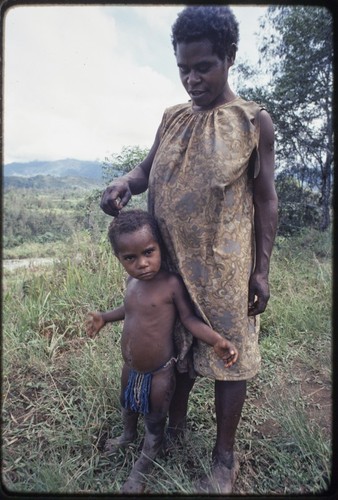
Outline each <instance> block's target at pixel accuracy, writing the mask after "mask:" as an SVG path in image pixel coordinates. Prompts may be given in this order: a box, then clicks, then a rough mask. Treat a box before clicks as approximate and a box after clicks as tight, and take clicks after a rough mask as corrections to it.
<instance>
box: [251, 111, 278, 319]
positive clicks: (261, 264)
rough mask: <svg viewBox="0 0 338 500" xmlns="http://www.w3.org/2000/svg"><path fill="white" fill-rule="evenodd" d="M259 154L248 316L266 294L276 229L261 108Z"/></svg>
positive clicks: (271, 162) (268, 131)
mask: <svg viewBox="0 0 338 500" xmlns="http://www.w3.org/2000/svg"><path fill="white" fill-rule="evenodd" d="M259 156H260V171H259V174H258V176H257V177H256V179H255V180H254V187H253V202H254V210H255V213H254V228H255V246H256V257H255V269H254V271H253V273H252V275H251V277H250V283H249V315H250V316H255V315H256V314H260V313H262V312H263V311H264V310H265V308H266V305H267V303H268V300H269V297H270V292H269V280H268V278H269V268H270V257H271V252H272V247H273V244H274V240H275V235H276V229H277V211H278V199H277V194H276V190H275V183H274V175H275V151H274V130H273V123H272V120H271V117H270V115H269V114H268V113H267V112H266V111H264V110H263V111H261V113H260V141H259Z"/></svg>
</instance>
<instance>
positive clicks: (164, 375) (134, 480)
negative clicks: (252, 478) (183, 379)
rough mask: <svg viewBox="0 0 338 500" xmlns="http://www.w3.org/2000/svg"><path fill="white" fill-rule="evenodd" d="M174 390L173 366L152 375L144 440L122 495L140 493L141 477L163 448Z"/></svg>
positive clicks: (142, 485)
mask: <svg viewBox="0 0 338 500" xmlns="http://www.w3.org/2000/svg"><path fill="white" fill-rule="evenodd" d="M174 390H175V373H174V367H173V365H169V366H168V367H166V368H164V369H162V370H159V371H158V372H155V373H154V374H153V378H152V384H151V393H150V412H149V413H148V414H147V415H145V417H144V420H145V428H146V432H145V438H144V444H143V448H142V452H141V456H140V457H139V458H138V460H137V461H136V462H135V465H134V467H133V469H132V471H131V473H130V475H129V478H128V479H127V481H126V482H125V484H124V485H123V488H122V493H142V492H143V491H144V478H143V475H144V474H146V473H147V472H149V469H150V468H151V466H152V462H153V460H154V459H155V458H156V456H157V455H158V453H159V452H160V451H161V449H162V446H163V438H164V428H165V423H166V418H167V414H168V410H169V405H170V401H171V398H172V395H173V393H174Z"/></svg>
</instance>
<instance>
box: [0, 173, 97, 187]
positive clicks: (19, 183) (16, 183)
mask: <svg viewBox="0 0 338 500" xmlns="http://www.w3.org/2000/svg"><path fill="white" fill-rule="evenodd" d="M103 186H104V183H103V182H102V181H100V180H97V179H89V178H88V177H87V178H86V177H80V176H77V177H75V176H74V177H71V176H65V177H57V176H54V175H34V176H33V177H24V176H17V175H10V176H5V177H4V178H3V187H4V189H5V190H6V189H13V188H14V189H37V190H40V189H41V190H44V191H50V190H57V191H59V190H62V191H68V190H73V189H77V190H86V191H87V190H92V189H93V188H96V187H97V188H99V187H103Z"/></svg>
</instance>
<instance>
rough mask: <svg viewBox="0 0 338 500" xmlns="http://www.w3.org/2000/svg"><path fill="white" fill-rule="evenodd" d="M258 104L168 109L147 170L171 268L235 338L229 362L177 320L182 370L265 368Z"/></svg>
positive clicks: (201, 309)
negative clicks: (255, 273)
mask: <svg viewBox="0 0 338 500" xmlns="http://www.w3.org/2000/svg"><path fill="white" fill-rule="evenodd" d="M260 109H262V108H260V107H259V106H258V105H257V104H256V103H254V102H248V101H244V100H243V99H242V98H240V97H237V98H236V99H234V100H233V101H231V102H230V103H226V104H222V105H220V106H218V107H216V108H214V109H211V110H203V111H194V110H193V109H192V106H191V104H190V103H187V104H179V105H177V106H173V107H171V108H168V109H167V110H166V111H165V113H164V115H163V119H162V123H161V126H160V146H159V148H158V150H157V153H156V156H155V159H154V162H153V165H152V168H151V172H150V177H149V197H148V202H149V211H150V212H151V213H153V214H154V215H155V216H156V218H157V220H158V223H159V226H160V229H161V233H162V236H163V239H164V242H165V245H166V247H167V250H168V254H169V268H170V269H171V270H173V271H177V272H179V273H180V274H181V276H182V278H183V280H184V282H185V285H186V287H187V289H188V291H189V293H190V296H191V298H192V300H193V302H194V304H195V307H196V312H197V314H199V315H200V316H201V317H202V318H203V319H204V321H205V322H207V323H208V324H209V325H210V326H211V327H212V328H213V329H214V330H216V331H217V332H218V333H220V334H221V335H222V336H224V337H226V338H228V339H229V340H231V341H232V342H233V343H234V345H235V346H236V347H237V349H238V351H239V359H238V361H237V363H236V364H235V365H233V366H232V367H231V368H230V369H229V368H224V367H223V362H222V361H221V360H220V359H219V358H217V357H216V355H215V354H214V352H213V349H212V347H210V346H208V345H207V344H205V343H204V342H201V341H199V340H196V339H194V340H193V337H192V335H191V334H190V333H189V332H187V331H186V330H184V328H183V326H182V325H180V324H178V325H177V329H176V332H175V340H176V345H177V349H178V364H177V367H178V369H179V371H182V372H184V371H189V372H190V373H191V375H192V376H196V373H194V371H193V370H192V365H191V352H193V369H194V370H195V372H197V374H199V375H202V376H205V377H209V378H213V379H216V380H247V379H249V378H251V377H253V376H254V375H255V374H256V373H257V372H258V370H259V367H260V353H259V348H258V331H259V325H258V318H257V317H248V281H249V277H250V273H251V270H252V268H253V263H254V235H253V197H252V187H253V178H254V177H255V176H256V175H257V174H258V171H259V161H258V151H257V147H258V140H259V112H260Z"/></svg>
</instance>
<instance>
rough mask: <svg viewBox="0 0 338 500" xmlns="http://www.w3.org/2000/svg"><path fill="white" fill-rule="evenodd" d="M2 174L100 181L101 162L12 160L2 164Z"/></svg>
mask: <svg viewBox="0 0 338 500" xmlns="http://www.w3.org/2000/svg"><path fill="white" fill-rule="evenodd" d="M3 174H4V176H5V177H9V176H20V177H34V176H36V175H45V176H46V175H52V176H55V177H85V178H87V179H95V180H97V181H101V180H102V164H101V162H99V161H83V160H75V159H70V158H67V159H64V160H56V161H31V162H27V163H19V162H14V163H8V164H7V165H4V170H3Z"/></svg>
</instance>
